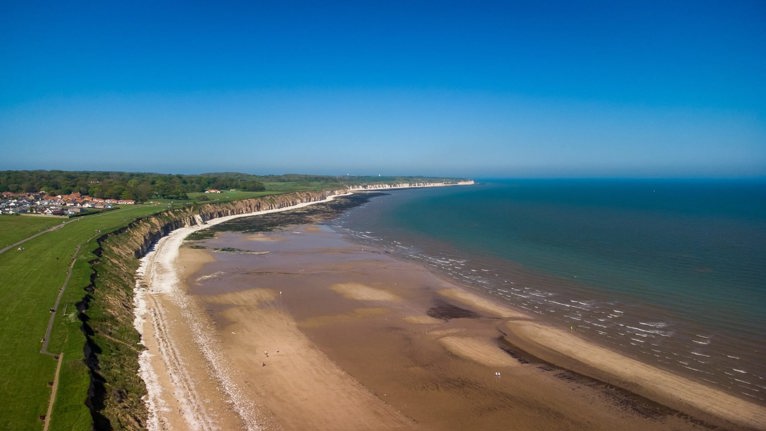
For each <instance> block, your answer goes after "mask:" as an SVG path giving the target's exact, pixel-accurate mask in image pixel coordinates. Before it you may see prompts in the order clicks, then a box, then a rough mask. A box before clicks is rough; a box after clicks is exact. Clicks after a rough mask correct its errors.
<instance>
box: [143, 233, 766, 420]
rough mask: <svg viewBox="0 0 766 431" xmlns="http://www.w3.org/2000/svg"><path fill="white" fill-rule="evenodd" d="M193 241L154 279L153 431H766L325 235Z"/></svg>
mask: <svg viewBox="0 0 766 431" xmlns="http://www.w3.org/2000/svg"><path fill="white" fill-rule="evenodd" d="M191 230H192V229H188V228H187V230H185V231H183V230H182V232H180V231H176V232H174V233H173V234H171V235H170V236H168V237H166V238H164V239H163V240H162V241H160V243H159V244H158V246H157V249H156V251H154V252H153V253H152V254H150V255H149V256H147V258H145V260H144V266H143V267H142V269H141V270H140V275H141V277H142V278H141V279H142V280H143V284H142V290H140V292H139V295H138V297H137V309H138V311H139V313H138V314H139V317H140V318H139V319H137V325H138V326H139V327H140V328H141V331H142V334H143V337H144V344H145V345H146V347H147V351H146V352H145V353H144V355H143V356H142V374H143V377H144V379H145V381H147V385H148V386H149V393H150V395H149V399H148V400H147V401H148V403H149V406H150V410H152V412H153V416H152V418H151V421H150V426H151V428H152V429H200V430H215V429H226V430H228V429H255V430H257V429H264V430H266V429H268V430H305V429H317V430H360V429H368V430H378V429H380V430H386V429H423V430H462V429H487V430H491V429H515V430H540V429H556V430H567V429H570V430H581V429H596V430H598V429H603V430H613V429H618V428H619V429H623V430H667V429H683V430H696V429H700V430H702V429H714V427H715V426H719V427H723V428H725V429H765V428H766V409H765V408H764V407H763V406H759V405H756V404H753V403H750V402H747V401H744V400H741V399H739V398H736V397H733V396H731V395H728V394H725V393H721V392H719V391H716V390H713V389H710V388H708V387H706V386H703V385H700V384H698V383H696V382H692V381H690V380H687V379H684V378H681V377H678V376H675V375H673V374H671V373H668V372H665V371H662V370H659V369H656V368H653V367H650V366H648V365H645V364H642V363H641V362H639V361H636V360H634V359H631V358H627V357H624V356H622V355H619V354H617V353H615V352H613V351H610V350H607V349H604V348H602V347H600V346H597V345H594V344H592V343H590V342H588V341H586V340H583V339H580V338H578V337H577V336H575V335H573V334H570V333H568V332H567V331H562V330H558V329H555V328H551V327H549V326H546V325H545V324H543V323H542V322H539V321H536V320H534V319H533V318H532V317H531V316H528V315H526V314H524V313H522V312H519V311H517V310H514V309H512V308H510V307H508V306H506V305H504V304H502V303H498V302H497V301H496V300H494V299H492V298H488V297H484V296H481V295H479V294H478V293H477V292H474V291H471V290H468V289H466V288H465V287H463V286H460V285H457V284H455V283H454V282H452V281H451V280H448V279H446V278H444V277H441V276H439V275H437V274H434V273H431V272H429V271H428V270H426V269H425V268H424V267H422V266H420V265H418V264H415V263H412V262H406V261H401V260H397V259H394V258H393V257H391V256H390V255H388V254H386V253H382V252H380V251H378V250H374V249H370V248H365V247H363V246H360V245H358V244H355V243H352V242H349V241H348V240H346V239H345V238H343V237H342V236H341V235H340V234H338V233H336V232H334V231H331V230H329V229H328V228H326V227H323V226H321V225H302V226H294V227H290V228H289V229H286V230H284V231H278V232H267V233H260V234H255V235H252V234H250V235H248V234H240V233H232V232H225V233H218V234H217V235H216V237H215V238H213V239H209V240H205V241H196V242H194V244H190V243H188V242H187V243H183V238H184V237H185V236H186V235H188V233H190V232H191ZM182 244H183V245H182ZM192 245H194V247H192ZM199 247H205V248H199ZM224 248H226V249H227V250H232V251H230V252H222V251H220V250H222V249H224ZM216 249H217V250H218V251H215V250H216ZM570 370H571V371H570ZM586 376H590V377H586ZM591 377H592V378H591ZM610 383H612V384H614V385H617V386H620V387H622V388H626V389H629V391H630V392H628V391H624V390H620V389H616V388H615V386H613V385H612V384H610ZM634 394H638V395H634ZM651 400H654V401H651Z"/></svg>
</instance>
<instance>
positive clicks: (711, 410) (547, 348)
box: [100, 191, 766, 429]
mask: <svg viewBox="0 0 766 431" xmlns="http://www.w3.org/2000/svg"><path fill="white" fill-rule="evenodd" d="M344 193H346V191H342V192H326V193H318V194H311V193H308V194H300V196H291V197H289V198H286V199H280V200H274V199H271V200H269V202H258V203H255V202H250V203H244V204H243V203H242V202H240V203H233V204H237V205H234V206H231V204H224V205H208V206H207V207H208V208H206V209H205V210H202V209H203V207H206V206H202V207H200V208H198V209H197V211H188V212H187V213H185V214H183V215H181V217H178V216H179V214H174V215H165V216H159V217H158V218H157V219H156V220H152V221H149V220H143V221H140V222H138V223H136V224H135V225H132V226H130V227H129V228H126V230H125V231H124V232H120V233H121V234H124V233H127V232H130V233H131V235H135V234H136V233H137V232H142V235H138V236H136V237H134V238H133V244H132V245H133V246H135V245H137V244H138V247H137V248H135V250H137V251H135V252H134V256H135V257H138V256H141V255H144V254H146V253H147V252H150V251H151V244H153V243H156V244H157V245H156V249H155V251H154V252H151V253H150V254H149V255H148V256H147V258H146V259H144V262H146V263H145V264H143V266H142V267H141V268H139V269H138V272H137V273H136V274H137V277H136V278H137V281H138V284H136V291H137V295H136V297H135V301H136V302H135V310H136V315H135V316H133V317H134V321H133V323H134V324H135V325H136V327H137V328H138V327H140V326H142V325H143V326H144V327H145V325H146V324H147V321H148V319H147V314H146V313H147V309H148V308H151V304H149V302H151V301H147V298H146V295H147V294H149V290H148V289H150V288H155V289H157V290H156V293H160V294H161V295H163V294H170V295H171V296H172V294H173V290H172V286H174V285H175V286H177V284H178V282H179V279H178V276H177V275H176V274H175V273H174V271H173V269H172V268H173V263H172V262H173V261H174V260H175V259H176V257H177V253H178V247H179V246H180V244H181V242H182V241H183V238H184V237H185V236H186V235H188V234H190V233H191V232H193V231H196V230H200V229H204V228H206V227H207V226H211V225H214V224H217V223H220V222H223V221H226V220H229V219H231V218H236V217H243V216H247V215H252V213H254V212H257V211H261V212H262V213H266V212H275V211H284V210H288V209H291V208H299V207H302V206H307V205H311V204H313V203H318V202H320V201H327V200H331V199H333V198H334V197H335V196H338V195H341V194H344ZM284 197H285V196H283V198H284ZM226 206H229V207H226ZM254 208H258V210H256V211H251V212H242V211H248V210H252V209H254ZM264 208H266V209H264ZM163 217H165V218H163ZM201 222H202V223H207V224H201ZM147 223H148V225H150V226H151V227H148V226H147ZM171 232H172V233H171ZM168 234H169V235H168ZM131 235H129V236H131ZM163 236H164V237H163ZM140 238H142V240H141V239H140ZM158 238H161V240H160V241H159V242H157V239H158ZM100 243H101V242H100ZM104 243H105V245H107V248H109V247H114V244H107V243H109V241H108V240H105V241H104ZM123 245H125V244H123ZM152 265H154V267H153V268H152ZM160 268H163V269H160ZM192 270H193V269H189V271H192ZM174 277H175V279H174ZM141 279H144V280H150V282H149V283H148V284H147V283H144V284H142V283H141V282H140V281H141ZM440 295H442V296H443V297H444V298H447V299H449V300H452V301H455V302H457V303H460V304H463V305H464V306H466V307H467V308H472V309H475V310H479V311H481V312H482V313H486V314H488V315H492V314H495V315H497V316H498V317H503V318H504V319H505V320H504V321H505V322H506V323H505V326H500V327H498V329H499V330H500V331H501V333H503V334H504V335H505V337H506V339H507V340H508V341H509V342H511V343H512V344H514V345H515V346H517V347H518V348H520V349H522V350H525V351H527V352H529V353H531V354H533V355H535V356H537V357H540V358H542V359H544V360H546V361H548V362H550V363H554V364H557V365H559V366H562V367H563V368H566V369H572V370H574V371H576V372H579V373H581V374H584V375H589V376H591V377H594V378H597V379H598V380H602V381H606V382H610V383H613V384H615V385H617V386H621V387H624V388H626V389H628V390H630V391H632V392H635V393H638V394H640V395H642V396H645V397H647V398H649V399H654V400H656V401H658V402H661V403H663V404H665V405H669V406H671V407H673V408H675V409H678V410H680V411H684V412H687V413H689V414H692V415H693V416H698V415H701V417H703V418H705V419H711V420H713V422H715V421H716V419H724V420H725V422H726V423H731V424H737V425H738V426H741V427H746V428H755V429H766V425H765V424H766V420H765V419H764V417H765V416H764V411H765V410H764V408H763V407H762V406H758V405H755V404H752V403H748V402H747V401H744V400H740V399H738V398H734V397H731V398H732V399H726V398H721V399H722V400H723V402H720V403H717V402H715V403H711V402H710V399H714V400H719V397H718V394H717V393H715V392H709V391H708V389H709V388H706V387H704V386H702V385H698V384H696V383H694V382H689V383H692V384H693V385H697V386H694V390H692V391H689V390H686V389H688V387H689V386H688V385H687V382H684V381H680V383H679V381H677V380H672V381H671V380H667V379H666V380H660V382H661V383H656V382H655V385H654V386H652V384H647V382H650V381H651V379H654V378H655V377H656V376H657V374H652V373H649V374H644V375H641V376H640V377H641V378H640V379H638V380H636V379H633V378H632V376H633V375H634V373H627V374H620V373H619V372H618V371H615V370H614V369H612V370H610V369H609V368H605V366H604V364H603V363H601V362H598V361H593V362H588V361H586V360H584V359H583V358H582V357H578V355H577V352H575V351H571V350H567V349H568V348H567V346H568V345H569V343H572V341H573V340H572V339H571V338H568V336H569V334H566V333H564V334H563V335H562V334H556V333H555V331H556V330H555V329H553V328H548V327H540V326H539V325H537V324H535V323H531V322H529V321H527V320H526V319H524V318H523V317H521V316H520V315H519V314H518V313H517V312H515V311H514V312H513V313H511V311H509V310H508V309H507V308H503V307H502V306H499V305H498V304H494V303H492V302H489V301H488V300H486V299H484V298H481V297H478V296H476V295H473V294H470V293H469V292H465V291H462V292H461V291H459V290H457V291H456V290H450V291H447V290H445V291H444V292H441V293H440ZM172 302H175V305H176V306H178V305H179V304H180V308H181V309H184V307H186V309H187V314H186V315H185V318H186V319H190V318H191V317H197V316H199V315H200V313H199V310H195V309H193V306H189V305H188V304H186V305H184V304H183V300H182V299H178V298H177V297H174V298H173V300H172ZM165 305H166V304H165ZM162 306H163V304H154V307H155V308H154V312H155V313H161V312H162V309H161V307H162ZM498 307H500V308H498ZM157 310H160V311H157ZM509 313H510V314H509ZM178 316H181V317H184V315H183V313H182V314H179V315H177V316H175V317H178ZM142 319H143V320H142ZM151 319H154V321H155V322H156V321H160V322H162V321H163V319H164V321H167V320H168V319H169V318H168V316H161V315H159V314H154V315H151ZM413 319H415V320H417V319H422V318H417V317H415V316H413ZM191 320H192V321H194V319H191ZM208 323H209V322H208ZM208 323H205V322H202V323H200V325H199V326H198V327H196V328H194V327H192V328H190V329H191V332H190V334H191V336H192V337H196V338H195V342H196V343H197V344H205V343H207V344H212V343H214V342H213V341H211V340H209V339H205V338H204V337H205V336H204V334H205V332H206V331H207V328H206V327H204V325H205V324H208ZM192 326H193V325H192ZM152 330H154V331H157V330H162V328H159V327H157V326H156V325H153V326H152ZM139 332H141V331H139ZM200 334H201V335H200ZM546 334H547V335H551V336H552V337H553V338H555V340H553V339H551V338H550V337H549V338H548V339H547V340H545V338H546V337H547V335H546ZM166 341H167V340H166ZM574 341H575V342H574V343H572V345H573V346H577V350H578V351H579V352H581V353H582V352H590V354H591V355H590V356H591V357H592V358H598V357H602V355H604V354H607V355H608V353H609V351H606V352H602V351H599V350H594V349H596V348H597V347H598V346H592V345H585V346H584V345H581V344H578V343H579V342H578V341H576V340H574ZM580 342H584V341H583V340H580ZM442 343H443V345H444V346H445V347H446V348H447V349H448V350H450V351H452V352H453V353H454V354H457V355H461V354H464V355H465V354H468V353H466V352H468V351H477V350H482V349H485V348H486V349H487V351H486V355H485V356H486V357H487V358H488V359H486V360H487V361H489V363H499V362H498V361H500V359H498V357H497V356H496V355H495V353H497V352H496V351H493V350H492V346H490V347H487V345H484V344H476V343H474V344H471V343H468V344H466V343H465V342H463V341H461V340H460V339H459V338H454V337H453V338H446V337H445V339H444V340H443V342H442ZM466 346H468V347H466ZM165 349H166V350H169V349H172V347H167V346H166V347H165ZM217 350H219V348H218V347H216V346H213V347H212V348H210V349H209V352H215V351H217ZM604 350H606V349H604ZM210 355H213V353H208V357H207V358H205V361H206V362H207V363H208V364H216V363H218V364H224V363H225V361H224V360H222V359H221V358H216V357H215V356H210ZM150 358H151V353H148V352H147V351H144V352H142V353H141V356H140V363H141V368H140V374H141V377H142V378H143V380H144V381H145V382H146V385H147V387H149V389H150V390H149V394H148V396H147V397H146V398H144V400H145V401H146V405H148V407H149V411H148V412H147V413H146V416H144V417H147V418H148V422H145V423H143V424H141V422H138V421H140V419H134V420H136V421H137V423H138V424H140V425H141V426H140V428H143V427H144V426H147V427H149V428H150V429H170V428H172V426H171V425H172V424H169V423H163V422H162V421H161V420H160V419H159V418H158V416H157V415H156V414H154V415H152V414H151V411H152V410H153V409H154V410H155V411H156V410H162V409H167V408H168V406H167V405H163V402H162V399H161V397H157V396H156V394H154V395H152V392H151V391H152V390H153V389H152V386H155V385H156V384H157V379H158V377H157V376H156V374H153V371H151V369H150V368H148V367H149V366H148V365H147V364H148V362H149V360H150ZM623 359H628V358H617V359H616V361H617V362H615V363H616V364H618V365H621V364H625V363H626V362H625V361H623ZM493 361H494V362H493ZM500 362H502V361H500ZM178 365H179V366H180V365H183V364H182V363H180V362H179V363H178ZM629 365H630V366H629V367H622V368H620V369H622V370H631V369H633V368H631V367H633V364H629ZM222 366H223V365H222ZM137 368H138V367H137ZM635 369H638V368H635ZM658 371H659V370H658ZM136 374H137V375H138V374H139V370H137V372H136ZM226 374H227V371H226V370H219V373H218V375H221V376H225V375H226ZM668 374H669V373H668ZM171 378H172V377H171ZM175 379H176V381H178V382H180V381H184V380H185V381H186V382H187V383H186V384H189V383H188V382H192V381H193V377H191V376H189V375H187V376H185V377H178V376H176V377H175ZM647 379H649V380H647ZM217 383H218V384H219V385H220V386H222V387H223V388H224V389H225V390H224V392H225V394H224V395H225V396H226V402H227V403H229V404H231V405H235V406H236V405H237V404H238V402H239V403H240V406H239V407H238V409H239V410H238V413H239V419H237V421H236V424H238V425H237V426H239V427H241V428H244V429H261V427H262V423H261V422H260V420H262V419H259V418H257V417H255V416H254V414H253V413H252V412H254V411H255V410H256V409H255V408H254V407H253V406H252V405H247V401H238V391H239V388H238V387H237V385H236V384H233V383H232V382H228V383H227V382H225V381H219V382H217ZM668 383H672V384H675V385H676V387H678V388H680V389H683V390H681V391H675V390H671V391H668V390H667V389H668V387H667V386H666V384H668ZM679 384H680V386H678V385H679ZM227 387H228V388H229V389H226V388H227ZM658 388H659V389H658ZM700 391H701V392H700ZM192 392H193V391H190V394H191V393H192ZM723 395H726V394H723ZM190 396H191V395H190ZM702 398H708V400H707V402H702V403H701V402H700V401H699V400H700V399H702ZM240 399H241V397H240ZM192 404H193V401H189V402H188V403H187V407H186V408H187V413H188V411H190V410H189V409H191V410H193V408H192V407H188V406H190V405H192ZM182 408H183V407H182ZM188 415H189V416H190V417H194V413H188ZM136 417H137V416H136ZM196 421H197V422H196V424H195V425H193V426H190V428H191V429H217V428H219V425H220V423H221V422H220V417H218V418H217V419H216V415H215V414H212V415H209V416H208V417H205V416H204V415H202V416H200V415H197V417H196ZM187 425H188V423H187ZM137 428H138V427H137Z"/></svg>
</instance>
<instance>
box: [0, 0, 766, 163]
mask: <svg viewBox="0 0 766 431" xmlns="http://www.w3.org/2000/svg"><path fill="white" fill-rule="evenodd" d="M765 80H766V2H765V1H763V0H755V1H736V0H726V1H705V0H695V1H656V2H655V1H634V2H624V1H603V2H601V1H585V2H578V1H560V2H559V1H546V2H536V1H525V2H514V1H504V2H503V1H498V2H489V1H464V2H455V1H446V0H442V1H433V2H425V1H400V2H397V1H392V0H387V1H348V2H332V1H311V2H308V1H307V2H291V1H286V0H285V1H274V2H265V1H257V0H253V1H242V2H232V1H210V2H199V1H184V2H177V3H176V2H164V1H159V0H154V1H146V2H144V1H121V2H117V1H108V0H99V1H95V0H90V1H44V2H37V1H34V0H22V1H16V0H3V1H1V2H0V169H87V170H129V171H152V172H173V173H193V172H211V171H241V172H250V173H258V174H267V173H287V172H300V173H320V174H343V173H351V174H372V175H374V174H378V173H380V174H383V175H387V174H391V175H398V174H406V175H455V176H457V175H464V176H474V177H477V176H479V177H480V176H510V177H517V176H670V177H677V176H726V177H728V176H766V85H765Z"/></svg>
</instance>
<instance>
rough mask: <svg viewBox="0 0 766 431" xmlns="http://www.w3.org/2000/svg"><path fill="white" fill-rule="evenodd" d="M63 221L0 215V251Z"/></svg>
mask: <svg viewBox="0 0 766 431" xmlns="http://www.w3.org/2000/svg"><path fill="white" fill-rule="evenodd" d="M65 221H67V219H65V218H60V217H36V216H20V215H0V249H1V248H3V247H5V246H8V245H11V244H14V243H16V242H18V241H21V240H22V239H24V238H28V237H29V236H31V235H34V234H36V233H37V232H40V231H41V230H45V229H48V228H49V227H52V226H55V225H57V224H61V223H63V222H65Z"/></svg>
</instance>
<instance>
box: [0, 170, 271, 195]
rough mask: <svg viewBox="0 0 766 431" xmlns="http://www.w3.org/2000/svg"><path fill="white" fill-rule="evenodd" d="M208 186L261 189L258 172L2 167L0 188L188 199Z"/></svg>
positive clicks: (22, 190)
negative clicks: (162, 171)
mask: <svg viewBox="0 0 766 431" xmlns="http://www.w3.org/2000/svg"><path fill="white" fill-rule="evenodd" d="M208 189H220V190H229V189H237V190H245V191H262V190H265V189H266V188H265V186H264V185H263V183H262V182H260V181H259V180H258V178H257V177H256V176H255V175H249V174H240V173H212V174H199V175H174V174H154V173H136V172H96V171H41V170H38V171H0V192H6V191H7V192H13V193H38V192H41V191H45V192H46V193H48V194H50V195H65V194H70V193H74V192H79V193H81V194H83V195H90V196H94V197H97V198H104V199H133V200H135V201H138V202H143V201H146V200H149V199H158V198H164V199H186V198H187V196H186V194H187V193H192V192H204V191H205V190H208Z"/></svg>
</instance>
